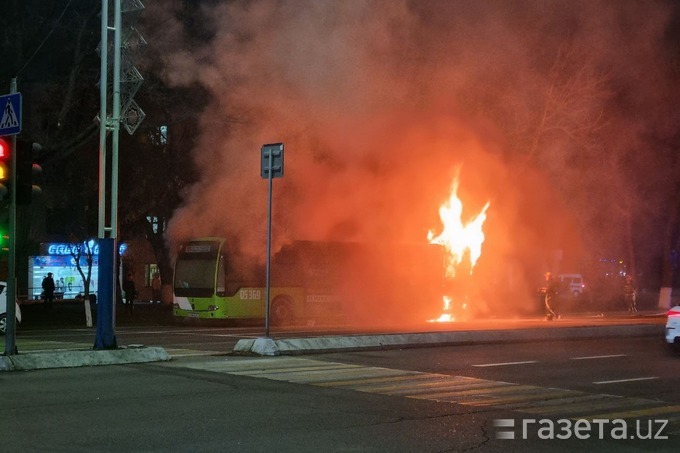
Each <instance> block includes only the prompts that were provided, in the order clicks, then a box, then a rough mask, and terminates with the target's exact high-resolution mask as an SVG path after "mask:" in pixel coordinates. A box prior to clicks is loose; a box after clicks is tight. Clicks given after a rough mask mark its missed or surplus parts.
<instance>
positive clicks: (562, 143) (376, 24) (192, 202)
mask: <svg viewBox="0 0 680 453" xmlns="http://www.w3.org/2000/svg"><path fill="white" fill-rule="evenodd" d="M197 3H198V4H201V5H202V7H201V9H200V10H199V11H193V12H192V14H193V17H194V20H193V21H192V22H191V24H190V25H191V26H189V25H188V21H187V19H186V17H187V14H188V13H187V10H186V9H184V10H183V9H182V7H184V8H187V6H186V3H180V2H177V1H172V0H165V1H158V2H153V4H151V5H149V8H148V10H147V12H146V13H145V20H146V21H147V22H156V23H158V24H160V25H158V26H156V27H155V29H158V30H159V31H162V36H160V35H159V36H158V37H157V38H154V37H153V36H152V37H150V42H157V43H158V44H159V45H158V48H159V49H162V51H161V52H160V53H159V54H160V55H161V58H162V71H163V73H164V77H165V79H166V80H167V81H168V82H169V83H170V84H174V85H178V86H183V85H191V84H200V85H201V86H203V87H204V88H205V89H207V90H208V92H209V93H210V101H209V103H208V104H207V105H206V106H205V110H204V112H203V113H202V116H201V136H200V139H199V141H198V145H197V147H196V149H195V150H193V153H194V155H195V159H196V164H197V167H198V169H199V172H200V181H199V182H198V183H197V184H196V185H194V186H193V187H192V188H191V189H190V191H189V193H188V195H187V197H186V199H185V202H184V204H183V205H182V206H181V207H180V208H179V209H178V210H177V212H176V213H175V216H174V217H173V219H172V221H171V224H170V229H169V236H170V240H171V242H173V243H176V242H177V241H180V240H183V239H186V238H189V237H196V236H209V235H219V236H226V237H227V238H228V239H229V241H230V247H231V248H232V249H233V250H234V251H235V253H239V254H240V255H242V256H243V257H244V259H245V258H248V259H250V260H252V261H256V262H257V261H260V262H261V261H263V260H264V253H265V241H266V227H267V217H266V216H267V183H266V181H265V180H262V179H261V178H260V170H259V165H260V162H259V161H260V147H261V146H262V145H263V144H265V143H271V142H283V143H284V144H285V175H284V177H283V178H281V179H276V180H274V184H273V230H272V231H273V235H274V243H275V248H278V247H280V246H281V245H282V244H284V243H286V242H288V241H291V240H295V239H305V240H349V241H368V242H370V241H381V242H389V241H397V242H407V243H418V242H425V240H426V239H425V238H426V235H427V232H428V230H430V229H439V228H440V224H439V219H438V214H437V212H438V208H439V206H440V205H441V203H442V202H443V201H444V200H445V199H446V198H447V197H448V194H449V189H450V186H451V180H452V178H453V176H454V174H455V171H456V168H457V166H459V165H460V166H461V173H460V174H461V182H460V196H461V198H462V200H463V203H464V206H465V211H466V212H464V215H469V216H471V217H472V216H474V215H476V214H477V213H478V212H479V211H480V209H481V208H482V207H483V206H484V204H485V203H486V202H487V201H490V202H491V206H490V208H489V210H488V219H487V223H486V224H485V228H484V230H485V234H486V235H487V241H486V242H485V244H484V246H483V250H482V257H481V259H480V262H479V265H478V269H477V270H476V272H478V274H479V275H480V277H478V278H479V282H478V283H477V287H478V292H479V297H480V298H481V299H492V298H493V297H494V295H493V294H485V293H495V297H496V298H498V295H499V294H503V293H504V291H506V290H508V289H509V288H512V289H513V290H516V289H519V288H521V289H522V290H526V289H527V288H531V287H532V285H533V284H534V283H535V282H534V281H532V278H533V277H534V276H536V275H537V272H539V271H541V270H546V267H551V266H553V264H554V262H553V261H551V259H550V256H552V255H550V253H548V252H546V251H551V250H562V251H563V257H562V260H561V261H560V262H561V267H562V269H552V270H553V271H556V270H571V269H567V267H569V266H573V267H576V266H577V265H578V263H579V262H580V261H579V260H581V259H583V255H582V253H581V252H582V251H583V250H586V249H587V250H590V251H592V252H595V251H597V252H598V253H600V252H602V253H606V251H612V250H613V252H612V253H618V252H620V251H621V247H622V244H623V243H624V242H625V237H624V234H625V231H624V230H625V229H624V227H623V221H622V220H621V219H624V218H625V216H627V215H630V214H631V213H632V214H635V213H637V212H643V210H648V211H653V210H654V207H649V204H650V202H651V203H655V202H658V203H661V202H662V200H663V195H662V194H659V195H658V197H659V198H658V199H657V198H654V199H653V200H650V199H649V198H648V197H647V198H645V199H642V198H641V197H640V196H638V195H636V194H637V193H639V189H640V187H638V186H636V185H635V184H633V183H631V181H630V172H631V169H633V168H637V169H639V168H641V167H642V166H643V168H644V170H645V171H646V172H648V174H649V175H651V174H660V173H661V174H665V172H667V170H664V169H665V168H666V167H667V165H668V162H667V161H664V160H661V159H657V157H659V156H656V155H654V154H653V153H651V152H650V151H649V142H648V140H649V136H650V135H654V136H658V137H666V136H668V135H670V134H672V130H671V127H672V124H673V121H675V124H677V112H675V113H673V112H672V111H671V110H670V107H668V108H666V106H670V105H672V104H673V102H674V101H675V99H674V97H675V96H677V95H672V96H671V95H670V94H669V93H670V92H671V90H670V87H671V80H672V79H671V78H670V75H669V70H668V68H667V66H666V63H665V61H666V60H667V56H668V54H667V53H666V52H667V46H666V44H667V41H668V35H667V31H668V27H669V23H670V19H671V13H672V10H671V9H670V6H669V5H670V4H669V2H666V1H648V2H639V1H617V2H611V1H590V0H588V1H585V0H584V1H579V0H576V1H570V2H561V1H545V0H521V1H513V2H507V1H502V0H483V1H475V2H469V1H453V0H452V1H437V0H419V1H408V0H389V1H388V0H385V1H382V0H352V1H330V0H328V1H325V0H297V1H292V0H281V1H274V0H251V1H205V2H197ZM197 24H200V26H199V25H197ZM149 28H151V27H149ZM197 29H199V30H200V33H199V32H197ZM160 43H162V44H160ZM676 91H677V90H676ZM650 128H651V129H652V132H650ZM641 151H642V152H645V153H646V158H644V159H642V158H641V157H639V153H640V152H641ZM622 200H625V203H624V202H622ZM622 203H623V204H622ZM647 226H648V225H645V224H644V222H643V223H641V225H640V228H641V229H642V230H643V231H644V228H646V227H647ZM492 287H493V288H492ZM525 292H526V291H525Z"/></svg>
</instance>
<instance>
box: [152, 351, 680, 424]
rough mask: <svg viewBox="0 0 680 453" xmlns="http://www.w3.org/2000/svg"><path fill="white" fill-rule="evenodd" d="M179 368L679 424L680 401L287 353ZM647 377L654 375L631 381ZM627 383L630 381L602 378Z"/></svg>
mask: <svg viewBox="0 0 680 453" xmlns="http://www.w3.org/2000/svg"><path fill="white" fill-rule="evenodd" d="M521 363H527V362H521ZM528 363H534V362H528ZM512 364H518V362H512ZM161 366H172V364H171V363H168V364H167V365H166V364H161ZM182 367H183V368H191V369H199V370H204V371H210V372H217V373H228V374H235V375H240V376H250V377H253V378H260V379H262V378H264V379H270V380H278V381H286V382H291V383H295V384H303V385H313V386H318V387H323V388H337V389H346V390H354V391H358V392H365V393H372V394H379V395H388V396H393V397H405V398H410V399H417V400H429V401H439V402H449V403H454V404H461V405H464V406H470V407H495V408H498V409H503V410H510V411H514V412H519V413H523V414H531V415H534V416H541V415H543V416H546V417H559V416H563V417H565V418H566V417H568V418H570V419H572V420H578V419H588V420H589V419H604V418H607V419H614V418H636V417H638V418H639V417H654V416H656V417H661V416H662V417H664V419H668V420H673V421H672V422H670V423H669V425H668V428H667V429H668V430H669V431H668V432H676V431H677V430H680V423H679V422H677V421H676V420H680V405H678V404H669V403H667V402H664V401H658V400H652V399H646V398H629V397H623V396H615V395H608V394H604V393H599V394H598V393H587V392H582V391H578V390H567V389H561V388H552V387H540V386H535V385H523V384H516V383H511V382H503V381H494V380H489V379H479V378H473V377H468V376H455V375H448V374H436V373H425V372H421V371H411V370H399V369H392V368H382V367H373V366H362V365H350V364H345V363H339V362H331V361H322V360H315V359H306V358H300V357H287V356H278V357H271V358H234V357H227V358H224V359H218V360H210V361H205V362H192V363H184V364H182ZM648 379H657V378H651V377H648V378H636V379H633V380H648ZM629 381H631V379H625V380H620V381H602V382H603V383H609V382H629ZM607 412H608V413H607ZM592 414H598V415H592Z"/></svg>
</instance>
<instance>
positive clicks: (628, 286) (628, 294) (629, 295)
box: [623, 275, 637, 313]
mask: <svg viewBox="0 0 680 453" xmlns="http://www.w3.org/2000/svg"><path fill="white" fill-rule="evenodd" d="M635 296H636V294H635V285H634V284H633V276H632V275H626V281H625V283H624V284H623V299H624V300H625V301H626V305H628V311H629V312H630V313H637V303H636V300H635V299H636V297H635Z"/></svg>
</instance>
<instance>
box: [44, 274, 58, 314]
mask: <svg viewBox="0 0 680 453" xmlns="http://www.w3.org/2000/svg"><path fill="white" fill-rule="evenodd" d="M54 288H55V286H54V279H53V278H52V272H48V273H47V277H45V278H43V281H42V289H43V297H44V303H45V305H44V307H45V308H46V309H51V308H52V303H53V302H54Z"/></svg>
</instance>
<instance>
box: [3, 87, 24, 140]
mask: <svg viewBox="0 0 680 453" xmlns="http://www.w3.org/2000/svg"><path fill="white" fill-rule="evenodd" d="M0 108H1V109H2V112H1V115H0V135H17V134H19V133H20V132H21V93H12V94H6V95H4V96H0Z"/></svg>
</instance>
